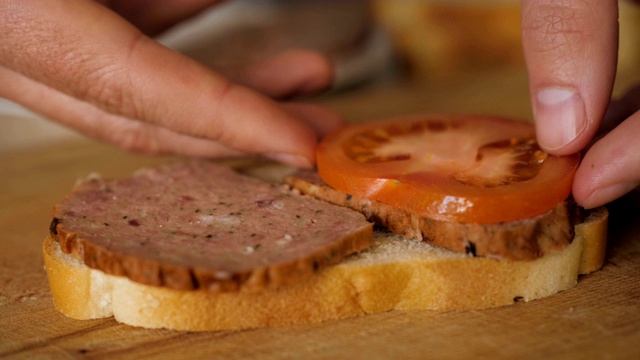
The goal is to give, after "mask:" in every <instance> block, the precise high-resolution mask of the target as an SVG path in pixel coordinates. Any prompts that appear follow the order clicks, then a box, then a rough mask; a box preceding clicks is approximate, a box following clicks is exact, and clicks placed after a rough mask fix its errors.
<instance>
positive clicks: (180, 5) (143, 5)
mask: <svg viewBox="0 0 640 360" xmlns="http://www.w3.org/2000/svg"><path fill="white" fill-rule="evenodd" d="M220 1H221V0H164V1H162V3H159V2H158V1H157V0H136V1H131V0H115V1H114V0H99V1H98V2H100V3H102V4H104V5H106V6H108V7H109V8H110V9H112V10H114V11H115V12H117V13H118V14H120V15H121V16H122V17H124V18H125V19H127V20H129V21H130V22H131V23H133V24H135V25H136V26H137V27H138V28H139V29H140V30H141V31H142V32H144V33H145V34H147V35H155V34H158V33H160V32H161V31H163V30H165V29H166V28H168V27H169V26H171V25H174V24H176V23H178V22H180V21H182V20H185V19H188V18H190V17H192V16H194V15H196V14H198V13H199V12H201V11H202V10H204V9H206V8H207V7H209V6H211V5H213V4H215V3H218V2H220Z"/></svg>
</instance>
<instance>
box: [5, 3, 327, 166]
mask: <svg viewBox="0 0 640 360" xmlns="http://www.w3.org/2000/svg"><path fill="white" fill-rule="evenodd" d="M15 4H16V5H15V6H14V7H10V8H7V9H5V10H6V11H4V12H3V17H5V18H6V19H4V20H7V21H2V22H0V30H2V31H1V32H2V33H3V41H2V42H1V44H0V61H3V62H4V63H5V64H7V66H8V67H10V68H12V69H14V70H16V71H18V72H20V73H22V74H25V75H27V76H28V77H31V78H32V79H34V80H36V81H38V82H42V83H44V84H45V85H47V86H50V87H52V88H54V89H57V90H58V91H61V92H64V93H67V94H68V95H70V96H72V97H75V98H78V99H80V100H83V101H86V102H89V103H91V104H93V105H95V106H96V107H98V108H100V109H102V110H104V111H106V112H109V113H112V114H114V115H118V116H122V117H125V118H129V119H138V120H141V121H144V122H147V123H150V124H154V125H158V126H161V127H165V128H167V129H170V130H172V131H174V132H177V133H181V134H184V135H188V136H191V137H197V138H206V139H210V140H214V141H218V142H220V143H221V144H224V145H225V146H228V147H233V148H236V149H238V150H239V151H242V152H248V153H260V154H269V155H270V156H272V157H277V158H278V159H284V161H287V162H289V163H291V164H293V165H297V166H304V167H308V166H311V165H312V164H313V162H314V161H315V152H314V149H315V144H316V135H315V134H314V133H313V132H312V131H311V130H310V129H309V128H308V127H307V126H306V125H305V124H304V123H303V122H302V121H300V120H299V119H297V118H295V117H294V116H292V115H291V114H290V113H288V112H286V111H284V110H283V109H282V108H280V107H279V106H278V105H277V104H276V103H274V102H273V101H271V100H270V99H268V98H266V97H264V96H262V95H260V94H258V93H256V92H254V91H251V90H249V89H247V88H244V87H240V86H236V85H233V84H231V83H229V82H228V81H227V80H226V79H224V78H223V77H221V76H220V75H217V74H215V73H213V72H211V71H210V70H209V69H207V68H206V67H204V66H202V65H201V64H199V63H197V62H195V61H192V60H190V59H188V58H187V57H184V56H182V55H180V54H178V53H176V52H173V51H171V50H169V49H167V48H165V47H163V46H161V45H159V44H157V43H156V42H154V41H152V40H151V39H149V38H147V37H144V36H143V35H141V34H140V33H139V32H138V30H137V29H135V28H134V27H132V26H131V25H130V24H129V23H127V22H126V21H124V20H123V19H121V18H119V17H117V16H115V15H114V14H112V13H110V12H105V10H104V9H103V8H102V7H101V6H100V5H98V4H95V3H92V2H68V1H61V0H57V1H54V0H47V1H44V0H40V1H30V2H19V3H15ZM7 12H11V13H10V14H9V15H6V14H7ZM51 44H54V45H53V46H52V45H51Z"/></svg>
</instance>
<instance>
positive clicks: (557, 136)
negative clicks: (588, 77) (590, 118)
mask: <svg viewBox="0 0 640 360" xmlns="http://www.w3.org/2000/svg"><path fill="white" fill-rule="evenodd" d="M534 114H535V119H536V131H537V134H538V142H539V144H540V146H541V147H542V148H543V149H545V150H558V149H561V148H563V147H564V146H566V145H567V144H569V143H571V142H572V141H573V140H574V139H575V138H576V137H577V136H578V135H580V133H581V132H582V131H583V130H584V129H585V128H586V125H587V121H586V115H585V110H584V102H583V101H582V97H581V96H580V95H579V94H578V93H577V92H575V91H574V90H572V89H568V88H559V87H549V88H545V89H542V90H540V91H539V92H538V94H537V95H536V104H535V107H534Z"/></svg>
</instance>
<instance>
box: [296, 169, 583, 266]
mask: <svg viewBox="0 0 640 360" xmlns="http://www.w3.org/2000/svg"><path fill="white" fill-rule="evenodd" d="M285 182H286V183H288V184H289V185H291V186H292V187H294V188H295V189H298V190H299V191H300V192H301V193H303V194H308V195H311V196H314V197H316V198H318V199H321V200H324V201H327V202H330V203H333V204H336V205H340V206H344V207H348V208H351V209H353V210H356V211H360V212H361V213H363V214H364V215H365V216H366V217H367V219H369V220H371V221H373V222H375V223H376V224H378V225H381V226H384V227H386V228H388V229H389V230H391V231H393V232H395V233H398V234H400V235H404V236H406V237H409V238H414V239H418V240H424V241H427V242H429V243H430V244H433V245H436V246H440V247H443V248H447V249H451V250H454V251H458V252H466V253H468V254H470V255H473V256H485V257H492V258H498V259H505V260H534V259H536V258H539V257H542V256H544V255H545V254H549V253H553V252H558V251H561V250H562V249H564V247H565V246H567V245H568V244H570V243H571V241H572V240H573V237H574V224H575V223H576V222H577V221H578V216H577V215H576V214H577V211H576V207H575V205H574V203H573V201H571V200H567V201H564V202H562V203H560V204H558V205H557V206H556V207H554V208H553V209H551V210H549V211H548V212H546V213H544V214H541V215H538V216H535V217H533V218H529V219H523V220H518V221H512V222H503V223H496V224H473V223H456V222H447V221H439V220H434V219H430V218H426V217H420V216H418V215H415V214H412V213H409V212H407V211H404V210H401V209H398V208H395V207H393V206H390V205H386V204H383V203H381V202H378V201H376V200H369V199H363V198H358V197H355V196H352V195H350V194H345V193H343V192H340V191H338V190H335V189H333V188H331V187H330V186H328V185H327V184H325V183H324V182H323V181H322V179H320V177H319V176H318V175H317V173H316V172H314V171H310V170H301V171H298V172H297V173H295V174H294V175H292V176H288V177H287V178H285Z"/></svg>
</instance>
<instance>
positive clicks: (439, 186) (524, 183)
mask: <svg viewBox="0 0 640 360" xmlns="http://www.w3.org/2000/svg"><path fill="white" fill-rule="evenodd" d="M425 119H426V120H425ZM432 119H435V120H433V121H435V123H436V124H439V123H443V124H445V130H438V131H441V132H435V133H433V134H432V133H429V131H431V130H429V129H427V130H424V128H425V127H424V126H423V127H422V128H423V129H422V130H421V131H425V133H426V136H425V138H426V139H427V140H433V141H432V142H433V144H428V141H427V142H426V143H423V142H421V141H419V140H420V136H422V135H418V138H411V139H413V140H412V141H406V140H407V139H409V137H408V136H413V135H406V134H404V133H402V131H396V133H398V134H396V135H397V136H396V138H394V135H393V134H392V135H391V136H390V138H392V140H391V141H389V140H384V141H383V142H381V144H380V145H379V146H378V147H375V146H373V147H372V148H371V149H369V148H367V149H365V150H357V151H360V152H361V153H363V154H365V155H364V158H365V159H364V160H356V159H357V158H358V156H360V155H358V154H359V153H356V154H355V155H354V151H352V150H350V149H352V148H355V149H359V148H360V147H361V146H360V145H359V143H358V142H357V141H356V140H357V139H359V138H360V137H362V134H377V133H385V131H383V130H384V129H394V127H400V128H403V129H409V130H407V131H412V130H411V129H413V128H415V126H414V123H416V122H424V121H431V120H432ZM450 124H454V125H451V126H449V125H450ZM380 129H383V130H380ZM386 133H393V131H386ZM533 134H534V129H533V126H532V125H531V124H529V123H523V122H518V121H513V120H506V119H501V118H495V117H482V116H463V115H428V116H412V117H404V118H396V119H390V120H385V121H376V122H366V123H360V124H354V125H349V126H347V127H345V128H343V129H340V130H338V131H336V132H334V133H331V134H329V135H328V136H326V137H325V138H324V139H323V140H322V141H321V142H320V144H319V145H318V149H317V165H318V173H319V175H320V177H321V178H322V179H323V180H324V181H325V182H326V183H327V184H329V185H330V186H332V187H334V188H335V189H337V190H340V191H342V192H345V193H348V194H351V195H354V196H358V197H363V198H369V199H374V200H377V201H380V202H382V203H385V204H389V205H392V206H395V207H398V208H401V209H404V210H406V211H409V212H411V213H414V214H417V215H419V216H424V217H428V218H432V219H436V220H443V221H456V222H462V223H499V222H507V221H515V220H519V219H524V218H528V217H533V216H536V215H539V214H542V213H544V212H546V211H548V210H550V209H551V208H553V207H554V206H556V205H557V204H558V203H560V202H562V201H564V200H565V199H567V198H568V197H569V196H570V193H571V186H572V182H573V175H574V173H575V171H576V169H577V167H578V163H579V156H578V155H573V156H564V157H557V156H551V155H546V154H545V157H544V160H543V161H541V165H539V166H537V165H536V166H532V167H533V168H535V176H533V177H532V178H530V179H529V178H526V179H524V180H521V181H506V184H502V185H495V186H493V185H492V186H476V185H474V183H473V180H472V181H471V182H470V183H463V182H461V181H460V180H459V179H457V178H456V177H455V176H452V174H451V173H454V172H455V171H458V170H451V169H449V168H448V167H449V164H454V163H457V162H458V160H456V159H458V158H460V159H461V160H464V161H461V162H463V163H465V164H470V163H473V159H474V157H475V158H476V159H477V157H478V156H479V155H477V153H473V154H469V152H470V151H471V150H469V149H478V148H479V147H481V146H483V145H485V144H486V143H496V142H500V141H503V140H505V141H508V140H511V139H514V138H517V137H522V138H531V139H533V136H534V135H533ZM371 137H374V136H371ZM460 137H462V138H463V140H464V141H462V142H461V143H460V144H458V145H456V146H453V147H452V148H451V149H449V145H450V143H449V142H450V141H453V140H449V139H456V138H460ZM354 139H356V140H354ZM416 139H417V140H416ZM365 140H366V139H365ZM366 141H368V140H366ZM405 141H406V142H407V144H408V145H407V146H408V147H409V148H407V149H403V146H404V142H405ZM531 141H533V140H531ZM439 142H441V143H442V144H439ZM389 143H392V145H393V146H389V145H388V144H389ZM354 144H355V145H354ZM416 144H417V145H416ZM432 145H433V146H432ZM385 146H386V147H391V148H393V149H394V151H395V150H398V151H400V152H402V151H403V150H407V153H409V154H410V155H402V156H398V155H397V154H395V153H393V154H391V155H389V158H388V160H380V161H377V159H378V158H379V156H378V155H377V153H376V151H377V150H378V149H382V150H383V151H382V152H384V151H386V150H385ZM415 146H419V147H424V148H425V149H427V148H428V150H432V148H433V149H435V151H436V152H438V151H440V152H444V155H443V156H440V155H439V154H435V155H434V156H433V157H428V156H427V158H429V159H426V160H423V159H421V158H422V157H424V156H422V155H423V154H424V153H425V152H426V153H428V151H423V153H419V154H418V155H416V152H415V151H414V150H413V147H415ZM465 146H466V147H467V149H465V150H463V151H461V152H460V154H456V155H455V156H453V157H452V158H448V156H449V155H450V154H448V153H450V152H454V153H455V152H456V151H457V149H458V148H461V147H465ZM536 146H537V145H536ZM372 149H373V150H372ZM443 149H444V150H443ZM412 151H413V153H412ZM500 151H502V150H500V149H498V150H497V151H496V153H497V154H498V156H500ZM505 151H506V152H508V151H511V148H507V150H505ZM350 152H351V153H350ZM372 153H373V155H371V154H372ZM403 154H404V153H403ZM420 154H422V155H420ZM462 155H464V156H462ZM472 155H473V156H472ZM360 157H362V156H360ZM503 157H504V156H503ZM433 158H437V159H436V161H435V163H436V164H435V165H433V162H430V161H431V160H433ZM463 158H464V159H463ZM371 159H374V160H371ZM469 159H471V160H469ZM497 159H500V158H497ZM509 161H510V160H509ZM490 165H491V164H490V163H489V165H485V168H483V169H482V171H479V174H480V176H482V174H483V172H487V171H489V172H490V171H492V168H491V167H490ZM455 166H458V165H457V164H456V165H451V167H455ZM459 166H461V168H462V169H466V168H465V166H467V165H464V166H463V165H459ZM448 172H449V173H448ZM476 175H477V174H476Z"/></svg>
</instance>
